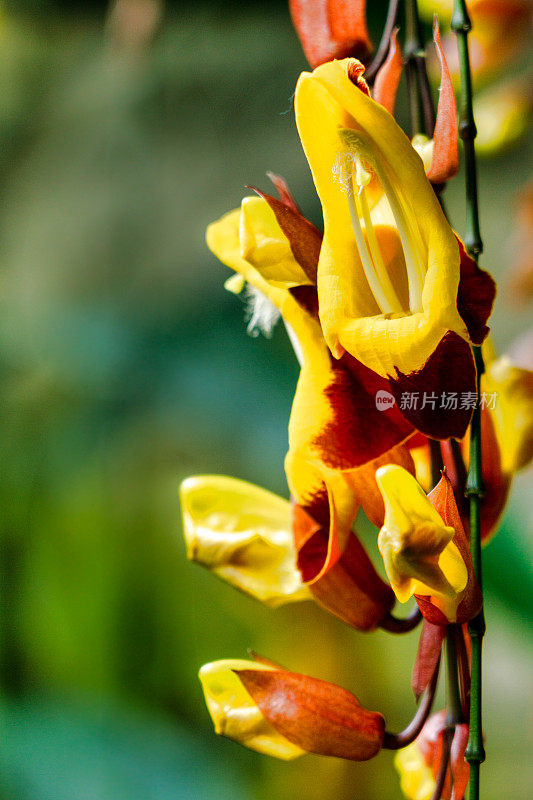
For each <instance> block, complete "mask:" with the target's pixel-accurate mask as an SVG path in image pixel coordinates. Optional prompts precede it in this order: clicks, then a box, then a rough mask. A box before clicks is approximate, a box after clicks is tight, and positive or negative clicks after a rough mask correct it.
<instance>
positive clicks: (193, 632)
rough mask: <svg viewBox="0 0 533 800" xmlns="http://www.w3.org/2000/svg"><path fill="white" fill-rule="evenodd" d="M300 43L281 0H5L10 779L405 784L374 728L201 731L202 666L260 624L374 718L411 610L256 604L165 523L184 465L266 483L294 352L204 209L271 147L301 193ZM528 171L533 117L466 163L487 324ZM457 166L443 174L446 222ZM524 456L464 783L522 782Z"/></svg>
mask: <svg viewBox="0 0 533 800" xmlns="http://www.w3.org/2000/svg"><path fill="white" fill-rule="evenodd" d="M384 5H385V4H384V3H383V2H378V1H377V0H376V2H374V3H370V4H369V6H370V25H371V29H372V30H373V32H374V38H375V39H376V38H378V37H379V16H380V14H382V13H383V9H384ZM305 68H306V64H305V62H304V58H303V55H302V52H301V50H300V46H299V43H298V41H297V39H296V36H295V34H294V32H293V30H292V28H291V24H290V19H289V15H288V11H287V9H286V7H285V3H283V2H277V3H276V2H270V3H254V2H248V3H243V4H235V3H229V2H227V3H224V2H211V3H208V2H195V3H185V2H182V3H170V2H169V3H167V5H166V7H165V8H163V6H162V4H158V3H156V2H152V1H151V0H137V2H133V0H132V1H131V2H127V0H126V2H122V3H120V4H119V5H118V7H115V8H114V9H113V7H111V9H110V8H109V7H108V6H107V4H106V3H103V2H94V3H86V2H84V3H81V2H80V3H68V4H67V3H59V2H50V1H48V2H47V0H40V1H39V2H38V1H37V0H35V2H30V0H26V1H25V2H24V0H19V1H18V2H10V3H3V4H2V6H1V9H0V153H1V156H0V195H1V197H2V213H1V214H0V271H1V279H0V297H1V300H0V302H1V305H2V308H1V316H0V347H1V360H0V369H1V372H2V380H1V384H0V387H1V388H0V395H1V400H2V415H1V421H0V425H1V451H2V460H3V470H2V480H1V483H0V491H1V493H2V509H3V513H2V522H1V552H2V565H3V573H4V574H3V583H2V590H3V592H2V594H3V597H2V624H1V662H0V676H1V705H0V712H1V718H2V720H3V721H2V730H3V735H2V740H3V741H2V746H1V750H0V797H1V798H2V800H140V798H142V799H143V800H180V799H181V798H187V799H188V800H189V799H190V800H267V798H269V799H274V800H289V798H291V799H292V798H295V797H306V798H307V799H308V800H329V798H332V799H333V798H335V800H349V799H350V800H363V798H364V800H377V799H378V798H379V799H380V800H389V798H390V799H391V800H392V799H393V798H399V797H400V790H399V786H398V783H397V780H396V776H395V774H394V770H393V767H392V756H391V754H389V753H383V754H381V755H380V756H379V757H378V758H377V759H375V760H374V761H372V762H370V763H367V764H352V763H345V762H341V761H337V760H334V759H320V758H318V757H315V756H307V757H305V758H304V759H302V760H299V761H296V762H294V763H291V764H285V763H282V762H277V761H273V760H270V759H268V758H267V757H264V756H261V755H258V754H256V753H253V752H249V751H246V750H244V749H243V748H240V747H239V746H237V745H235V744H234V743H232V742H229V741H227V740H224V739H221V738H218V737H215V736H214V734H213V732H212V727H211V722H210V720H209V717H208V714H207V712H206V710H205V707H204V704H203V699H202V696H201V691H200V686H199V683H198V680H197V670H198V667H199V666H200V665H201V664H202V663H204V662H206V661H210V660H214V659H216V658H223V657H245V655H246V648H247V647H253V648H254V649H256V650H257V651H259V652H262V653H265V654H267V655H269V656H270V657H271V658H274V659H276V660H278V661H279V662H281V663H284V664H286V665H287V666H289V667H290V668H292V669H294V670H296V671H302V672H308V673H310V674H313V675H315V676H317V677H322V678H325V679H330V680H333V681H336V682H339V683H342V684H343V685H345V686H346V687H348V688H350V689H351V690H352V691H354V692H355V693H356V694H357V695H358V696H359V697H360V699H361V701H362V702H363V703H364V704H365V705H367V706H368V707H370V708H379V709H381V710H383V711H384V713H385V714H386V717H387V719H388V721H389V725H390V727H391V728H392V729H399V728H401V727H403V726H404V725H405V724H406V722H407V721H408V719H409V718H410V716H411V715H412V713H413V711H414V700H413V698H412V694H411V691H410V669H411V663H412V659H413V656H414V652H415V648H416V639H417V636H416V634H410V635H409V636H406V637H403V638H399V639H398V638H391V637H390V636H387V635H386V634H383V633H381V632H378V633H376V634H373V635H371V636H364V635H362V634H358V633H356V632H353V631H350V630H348V629H346V628H345V627H344V626H343V625H342V624H341V623H340V622H338V621H336V620H335V619H333V618H330V617H329V616H328V615H327V614H326V613H324V612H322V611H320V610H319V609H317V608H315V607H314V606H312V605H311V604H301V605H298V606H294V607H290V606H289V607H287V608H282V609H279V610H276V611H271V610H267V609H265V608H263V607H261V606H260V605H259V604H257V603H255V602H254V601H253V600H251V599H248V598H246V597H244V596H242V595H239V594H238V593H236V592H235V590H233V589H232V588H231V587H229V586H226V585H224V584H222V583H219V582H218V581H217V580H215V579H214V578H213V577H212V576H210V575H208V574H205V573H204V572H203V571H202V570H201V568H199V567H197V566H194V565H191V564H189V563H187V562H186V558H185V548H184V545H183V542H182V535H181V528H180V521H179V504H178V494H177V490H178V485H179V482H180V480H181V479H183V478H184V477H185V476H187V475H189V474H194V473H225V474H229V475H234V476H238V477H241V478H244V479H246V480H250V481H253V482H256V483H258V484H260V485H262V486H265V487H267V488H269V489H271V490H273V491H276V492H278V493H280V494H282V495H284V496H286V495H287V488H286V484H285V479H284V474H283V466H282V465H283V457H284V453H285V450H286V446H287V420H288V415H289V410H290V404H291V399H292V394H293V391H294V386H295V381H296V378H297V367H296V363H295V359H294V357H293V355H292V353H291V350H290V347H289V345H288V342H287V340H286V337H285V335H284V331H283V330H282V329H281V328H279V329H278V330H276V331H275V333H274V335H273V337H272V338H271V339H270V340H267V339H265V338H263V337H259V338H251V337H249V336H247V335H246V333H245V323H244V319H243V316H244V312H243V308H242V305H241V303H240V301H239V300H238V299H237V298H235V297H234V296H231V295H229V294H228V293H227V292H225V291H224V290H223V286H222V284H223V281H224V279H225V278H226V277H227V275H228V273H227V270H226V269H225V268H224V267H223V266H222V265H220V264H219V263H217V262H216V260H215V259H214V258H213V257H212V256H211V254H210V253H209V252H208V251H207V248H206V246H205V244H204V230H205V227H206V225H207V224H208V223H209V222H210V221H212V220H213V219H216V218H217V217H218V216H220V215H221V214H222V213H224V212H225V211H227V210H229V209H230V208H233V207H235V206H236V205H238V203H239V202H240V199H241V197H242V195H243V193H244V191H245V190H244V189H243V187H244V185H245V184H247V183H253V184H256V185H259V186H263V187H267V186H268V182H267V179H266V177H265V172H266V171H267V170H268V169H272V170H274V171H276V172H278V173H280V174H282V175H284V176H285V178H286V179H287V180H288V181H289V183H290V185H291V187H292V189H293V191H294V193H295V194H296V196H297V198H298V200H299V202H300V203H301V206H302V207H303V210H304V212H305V213H306V214H307V215H308V216H309V217H310V218H312V219H313V220H315V221H316V222H317V223H319V222H320V209H319V207H318V205H317V201H316V199H315V197H314V194H313V189H312V184H311V179H310V175H309V172H308V169H307V165H306V163H305V159H304V157H303V154H302V152H301V149H300V145H299V141H298V138H297V134H296V130H295V125H294V120H293V114H292V93H293V89H294V85H295V81H296V78H297V76H298V74H299V72H300V71H301V70H302V69H305ZM532 173H533V148H532V141H531V137H530V136H529V137H528V136H527V135H526V136H525V137H523V138H522V139H521V141H520V142H519V143H518V144H517V145H515V146H513V147H512V148H510V149H507V150H506V151H505V152H504V153H502V154H500V155H498V156H496V157H494V158H492V159H491V160H490V161H485V162H483V163H482V164H481V179H480V182H481V210H482V219H483V233H484V235H485V240H486V255H485V256H484V259H483V263H484V265H486V266H487V267H489V268H490V269H492V271H493V272H494V274H495V275H496V277H497V278H498V279H500V280H501V281H502V289H501V292H500V299H499V301H498V306H497V309H496V312H495V314H494V317H493V330H494V336H495V340H496V343H497V345H498V347H499V348H500V349H502V350H503V349H505V347H506V346H507V344H508V343H509V342H510V341H511V340H512V339H513V338H514V337H515V336H516V335H518V334H520V333H523V332H524V331H525V330H527V329H528V328H529V326H530V325H531V323H532V316H531V307H530V306H528V305H527V304H524V303H522V304H521V305H519V304H517V299H519V298H516V297H513V294H512V292H511V291H510V290H509V289H508V281H507V278H506V274H507V273H506V269H507V266H508V265H509V263H510V261H511V260H512V255H513V254H512V244H511V245H510V244H509V240H510V236H511V233H512V230H513V225H514V219H515V216H516V193H517V191H518V190H519V189H520V187H521V186H522V185H523V184H524V183H525V182H526V181H527V179H528V177H529V176H530V175H531V174H532ZM462 194H463V183H462V179H461V177H459V178H457V179H456V180H455V181H454V182H452V184H451V185H450V186H449V187H448V189H447V193H446V196H447V200H448V204H449V207H450V209H451V212H452V216H453V219H454V220H455V221H456V226H457V229H458V230H459V231H460V232H461V231H462V229H463V228H462V226H463V219H464V202H463V199H462ZM532 486H533V485H532V474H531V472H530V473H529V474H525V475H522V476H520V477H519V478H518V479H517V480H516V482H515V486H514V491H513V496H512V502H511V504H510V506H509V509H508V511H507V513H506V516H505V519H504V521H503V524H502V526H501V530H500V533H499V535H498V536H497V537H496V538H495V539H494V540H493V541H492V543H491V544H490V545H489V546H488V548H487V549H486V553H485V556H486V562H485V563H486V567H485V579H486V587H487V609H486V613H487V618H488V626H489V627H488V631H489V633H488V636H487V639H486V647H485V674H486V678H485V701H486V705H485V710H486V747H487V754H488V761H487V764H486V766H485V767H484V769H483V787H484V798H485V800H492V799H493V798H494V800H496V798H501V797H506V798H513V800H527V799H528V798H529V797H531V790H532V788H533V781H532V773H531V757H530V753H531V748H532V745H533V742H532V738H531V722H532V706H531V674H532V666H533V658H532V620H533V576H532V572H531V566H530V565H531V556H532V549H533V545H532V533H533V512H532V506H531V499H532Z"/></svg>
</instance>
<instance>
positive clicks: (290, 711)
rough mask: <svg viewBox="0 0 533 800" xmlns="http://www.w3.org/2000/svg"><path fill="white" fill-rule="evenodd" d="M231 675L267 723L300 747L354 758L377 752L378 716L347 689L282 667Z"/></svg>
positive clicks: (381, 732) (379, 736)
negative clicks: (281, 668) (249, 696)
mask: <svg viewBox="0 0 533 800" xmlns="http://www.w3.org/2000/svg"><path fill="white" fill-rule="evenodd" d="M236 674H237V675H238V676H239V678H240V680H241V681H242V683H243V685H244V687H245V689H246V691H247V692H248V693H249V694H250V695H251V697H252V699H253V700H254V702H255V703H257V705H258V706H259V709H260V710H261V713H262V714H263V716H264V717H265V718H266V719H267V720H268V722H270V724H271V725H273V726H274V728H276V730H277V731H279V733H281V734H282V735H283V736H285V738H286V739H288V740H289V741H290V742H292V743H293V744H295V745H297V746H298V747H301V748H302V749H303V750H306V751H307V752H309V753H317V754H318V755H324V756H337V757H339V758H348V759H351V760H353V761H366V760H367V759H369V758H373V756H375V755H376V754H377V753H378V752H379V751H380V749H381V746H382V743H383V736H384V732H385V721H384V719H383V717H382V715H381V714H378V713H377V712H375V711H367V710H366V709H365V708H363V707H362V706H361V705H360V704H359V701H358V700H357V698H356V697H354V695H353V694H351V693H350V692H348V691H347V690H346V689H342V688H341V687H340V686H335V684H333V683H327V682H326V681H321V680H318V679H316V678H309V677H307V676H306V675H298V674H296V673H294V672H286V671H285V670H279V671H271V670H268V671H266V670H265V671H262V670H236Z"/></svg>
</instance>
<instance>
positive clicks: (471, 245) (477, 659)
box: [451, 0, 485, 800]
mask: <svg viewBox="0 0 533 800" xmlns="http://www.w3.org/2000/svg"><path fill="white" fill-rule="evenodd" d="M451 27H452V30H453V31H454V33H455V35H456V37H457V46H458V50H459V64H460V72H461V104H460V117H459V135H460V136H461V139H462V140H463V144H464V157H465V173H466V232H465V245H466V248H467V250H468V252H469V253H470V255H471V256H472V257H473V258H475V259H476V261H477V259H478V256H479V254H480V253H481V252H482V251H483V242H482V240H481V234H480V230H479V207H478V190H477V169H476V153H475V144H474V142H475V138H476V133H477V131H476V125H475V122H474V112H473V99H472V74H471V70H470V56H469V52H468V34H469V33H470V31H471V29H472V25H471V22H470V18H469V16H468V12H467V10H466V3H465V0H454V7H453V14H452V22H451ZM474 358H475V362H476V369H477V392H478V403H477V404H476V408H475V410H474V414H473V416H472V423H471V426H470V464H469V472H468V479H467V483H466V492H465V493H466V495H467V496H468V497H469V499H470V536H471V538H470V549H471V552H472V559H473V562H474V569H475V573H476V578H477V581H478V583H479V586H480V588H482V570H481V524H480V522H481V499H482V497H483V476H482V471H481V410H480V407H479V387H480V380H481V374H482V373H483V370H484V366H483V357H482V355H481V348H479V347H474ZM468 629H469V632H470V636H471V639H472V685H471V694H470V737H469V740H468V747H467V750H466V756H465V757H466V760H467V761H468V762H469V764H470V783H469V800H479V773H480V765H481V764H482V762H483V761H484V760H485V750H484V747H483V728H482V702H481V690H482V643H483V635H484V633H485V618H484V614H483V610H481V612H480V613H479V614H478V616H477V617H475V618H474V619H473V620H472V621H471V622H470V624H469V626H468Z"/></svg>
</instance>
